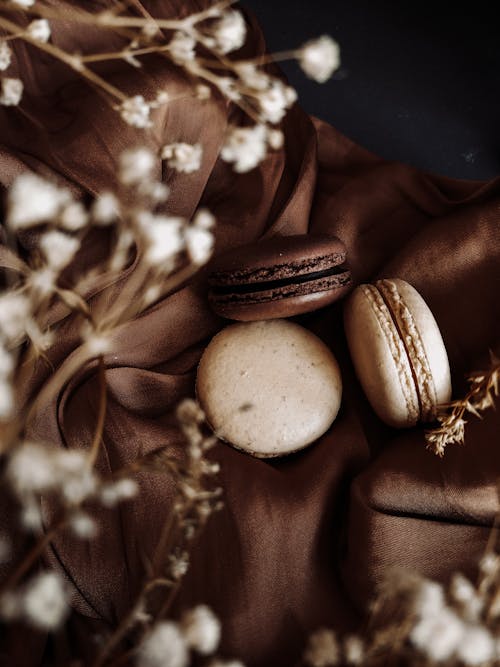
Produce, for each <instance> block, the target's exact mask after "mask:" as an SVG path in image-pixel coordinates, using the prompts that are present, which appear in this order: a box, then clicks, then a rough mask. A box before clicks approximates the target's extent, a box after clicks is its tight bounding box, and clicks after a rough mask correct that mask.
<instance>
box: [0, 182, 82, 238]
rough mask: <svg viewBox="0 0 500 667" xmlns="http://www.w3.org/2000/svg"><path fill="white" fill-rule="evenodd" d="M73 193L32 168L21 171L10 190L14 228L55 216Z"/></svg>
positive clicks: (9, 201) (9, 210)
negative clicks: (31, 170) (24, 171)
mask: <svg viewBox="0 0 500 667" xmlns="http://www.w3.org/2000/svg"><path fill="white" fill-rule="evenodd" d="M71 201H72V200H71V194H70V192H69V190H67V189H66V188H60V187H57V186H56V185H54V184H53V183H50V182H49V181H46V180H45V179H44V178H41V177H40V176H37V175H36V174H33V173H31V172H27V173H25V174H21V176H19V177H18V178H16V180H15V181H14V183H13V185H12V187H11V188H10V190H9V194H8V215H7V222H8V223H9V225H10V227H11V228H12V229H21V228H23V227H30V226H32V225H36V224H38V223H41V222H46V221H49V220H52V219H53V218H55V217H56V216H57V214H58V213H59V211H60V210H61V208H63V207H65V206H67V205H68V204H70V203H71Z"/></svg>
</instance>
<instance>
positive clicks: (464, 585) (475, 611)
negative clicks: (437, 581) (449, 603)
mask: <svg viewBox="0 0 500 667" xmlns="http://www.w3.org/2000/svg"><path fill="white" fill-rule="evenodd" d="M450 596H451V597H452V599H453V600H454V601H455V602H458V604H459V605H460V606H461V607H462V615H463V616H466V617H467V619H468V620H477V619H478V618H479V615H480V613H481V610H482V607H483V601H482V600H481V598H480V596H479V595H478V593H477V591H476V589H475V588H474V586H473V585H472V584H471V582H470V581H469V580H468V579H467V578H466V577H464V576H463V574H460V573H458V572H457V573H455V574H454V575H453V576H452V579H451V582H450Z"/></svg>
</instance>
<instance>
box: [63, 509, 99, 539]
mask: <svg viewBox="0 0 500 667" xmlns="http://www.w3.org/2000/svg"><path fill="white" fill-rule="evenodd" d="M69 525H70V527H71V530H72V531H73V533H74V534H75V535H76V536H77V537H80V538H81V539H90V538H92V537H94V536H95V535H96V533H97V524H96V522H95V521H94V519H93V518H92V517H91V516H89V515H88V514H86V513H85V512H81V511H80V512H75V513H74V514H73V515H72V517H71V519H70V524H69Z"/></svg>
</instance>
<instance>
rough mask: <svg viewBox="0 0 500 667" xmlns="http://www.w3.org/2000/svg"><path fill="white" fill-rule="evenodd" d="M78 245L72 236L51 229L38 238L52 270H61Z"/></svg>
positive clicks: (71, 257)
mask: <svg viewBox="0 0 500 667" xmlns="http://www.w3.org/2000/svg"><path fill="white" fill-rule="evenodd" d="M79 247H80V241H79V240H78V239H77V238H75V237H74V236H68V234H64V233H63V232H59V231H57V230H56V229H53V230H51V231H49V232H45V234H43V235H42V237H41V239H40V249H41V251H42V252H43V254H44V255H45V259H46V261H47V264H48V265H49V267H50V268H51V269H52V270H53V271H56V272H57V271H61V270H62V269H64V267H65V266H67V265H68V264H69V263H70V262H71V260H72V259H73V257H74V255H75V253H76V251H77V250H78V249H79Z"/></svg>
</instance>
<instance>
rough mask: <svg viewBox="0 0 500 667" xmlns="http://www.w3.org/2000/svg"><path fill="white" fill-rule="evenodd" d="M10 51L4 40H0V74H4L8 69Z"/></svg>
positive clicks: (10, 56) (10, 58)
mask: <svg viewBox="0 0 500 667" xmlns="http://www.w3.org/2000/svg"><path fill="white" fill-rule="evenodd" d="M11 61H12V51H11V49H10V46H9V45H8V44H7V42H6V41H5V40H4V39H0V72H5V70H6V69H8V68H9V67H10V63H11Z"/></svg>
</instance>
